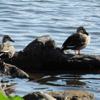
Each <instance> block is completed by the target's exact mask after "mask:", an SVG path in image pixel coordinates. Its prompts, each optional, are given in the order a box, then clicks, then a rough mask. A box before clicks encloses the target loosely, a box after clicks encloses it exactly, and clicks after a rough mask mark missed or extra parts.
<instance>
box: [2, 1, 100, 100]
mask: <svg viewBox="0 0 100 100" xmlns="http://www.w3.org/2000/svg"><path fill="white" fill-rule="evenodd" d="M79 26H84V27H85V28H86V30H87V32H89V33H90V36H91V42H90V44H89V45H88V46H87V47H86V48H85V49H83V50H81V52H82V53H85V54H95V55H98V54H100V1H99V0H73V1H71V0H0V41H1V42H2V37H3V36H4V35H10V36H11V37H12V39H13V40H15V41H16V43H11V44H12V45H13V46H14V47H15V51H20V50H22V49H24V48H25V46H27V45H28V44H29V43H30V42H31V41H33V40H35V39H36V38H38V37H40V36H42V35H50V36H51V37H52V38H53V39H54V40H55V41H56V42H57V44H58V46H59V47H60V48H61V46H62V44H63V42H64V41H65V40H66V38H67V37H68V36H69V35H71V34H72V33H75V32H76V29H77V27H79ZM1 42H0V43H1ZM69 51H70V52H72V53H74V51H73V50H69ZM30 76H32V78H33V77H34V78H35V79H38V78H39V79H40V80H39V81H31V82H28V81H29V80H28V79H19V78H14V79H13V78H11V77H10V76H9V77H8V76H7V77H6V78H5V79H6V80H13V81H11V82H10V83H9V84H16V85H18V84H20V85H18V86H16V88H15V94H17V95H20V96H23V95H25V94H28V93H31V92H33V91H42V92H48V91H52V90H59V91H63V90H80V91H88V92H90V93H93V94H94V96H95V98H96V100H100V96H99V95H100V79H99V77H100V74H99V73H95V74H86V75H77V74H76V75H73V74H66V73H65V74H59V75H50V76H48V75H46V74H43V73H42V72H41V73H36V74H34V73H33V74H32V75H31V74H30ZM34 78H33V79H34ZM41 78H42V79H41Z"/></svg>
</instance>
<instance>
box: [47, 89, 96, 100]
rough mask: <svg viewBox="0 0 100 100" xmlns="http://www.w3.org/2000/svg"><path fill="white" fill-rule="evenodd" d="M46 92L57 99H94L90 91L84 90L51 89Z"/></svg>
mask: <svg viewBox="0 0 100 100" xmlns="http://www.w3.org/2000/svg"><path fill="white" fill-rule="evenodd" d="M48 94H49V95H51V96H52V97H54V98H56V99H57V100H95V98H94V96H93V94H92V93H89V92H85V91H75V90H66V91H53V92H49V93H48Z"/></svg>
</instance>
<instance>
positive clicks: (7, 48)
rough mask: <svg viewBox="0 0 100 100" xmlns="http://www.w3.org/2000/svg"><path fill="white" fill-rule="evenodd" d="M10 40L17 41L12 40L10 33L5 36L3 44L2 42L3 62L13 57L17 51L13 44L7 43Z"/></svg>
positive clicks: (0, 47) (1, 55) (0, 48)
mask: <svg viewBox="0 0 100 100" xmlns="http://www.w3.org/2000/svg"><path fill="white" fill-rule="evenodd" d="M8 41H11V42H16V41H14V40H12V39H11V37H10V36H9V35H5V36H4V37H3V39H2V44H0V58H1V61H2V62H3V61H4V60H5V59H9V58H12V57H13V55H14V53H15V49H14V47H13V46H12V45H11V44H9V43H7V42H8Z"/></svg>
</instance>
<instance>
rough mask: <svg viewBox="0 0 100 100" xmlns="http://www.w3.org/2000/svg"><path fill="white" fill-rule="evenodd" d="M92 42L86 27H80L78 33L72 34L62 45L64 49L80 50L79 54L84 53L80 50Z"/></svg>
mask: <svg viewBox="0 0 100 100" xmlns="http://www.w3.org/2000/svg"><path fill="white" fill-rule="evenodd" d="M89 43H90V34H89V33H87V32H86V29H85V28H84V27H82V26H81V27H78V29H77V33H75V34H72V35H71V36H69V37H68V38H67V40H66V41H65V42H64V43H63V45H62V51H63V50H67V49H72V50H74V52H75V54H77V53H76V50H78V55H82V54H81V53H80V50H81V49H83V48H85V47H86V46H87V45H88V44H89Z"/></svg>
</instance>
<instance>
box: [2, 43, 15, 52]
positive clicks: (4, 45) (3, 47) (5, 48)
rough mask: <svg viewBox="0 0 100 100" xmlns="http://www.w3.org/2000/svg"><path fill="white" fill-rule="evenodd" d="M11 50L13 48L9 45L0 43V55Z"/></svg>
mask: <svg viewBox="0 0 100 100" xmlns="http://www.w3.org/2000/svg"><path fill="white" fill-rule="evenodd" d="M12 49H14V48H13V46H12V45H11V44H8V43H7V44H5V43H2V44H1V45H0V53H5V52H11V51H12Z"/></svg>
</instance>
